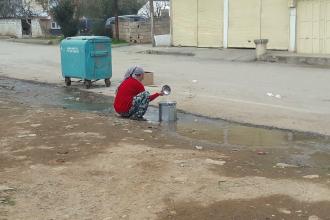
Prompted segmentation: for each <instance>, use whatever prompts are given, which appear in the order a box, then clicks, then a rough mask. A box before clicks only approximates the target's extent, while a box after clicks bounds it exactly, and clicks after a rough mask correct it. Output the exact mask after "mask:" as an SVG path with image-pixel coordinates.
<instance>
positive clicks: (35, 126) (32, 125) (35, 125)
mask: <svg viewBox="0 0 330 220" xmlns="http://www.w3.org/2000/svg"><path fill="white" fill-rule="evenodd" d="M30 126H31V127H33V128H37V127H39V126H41V124H31V125H30Z"/></svg>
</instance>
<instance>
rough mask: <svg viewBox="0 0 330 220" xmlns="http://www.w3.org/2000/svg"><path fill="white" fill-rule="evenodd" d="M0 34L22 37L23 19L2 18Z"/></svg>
mask: <svg viewBox="0 0 330 220" xmlns="http://www.w3.org/2000/svg"><path fill="white" fill-rule="evenodd" d="M0 35H4V36H13V37H18V38H21V37H22V24H21V19H0Z"/></svg>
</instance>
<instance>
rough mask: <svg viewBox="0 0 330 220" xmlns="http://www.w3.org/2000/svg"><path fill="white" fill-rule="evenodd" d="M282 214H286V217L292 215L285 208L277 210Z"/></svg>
mask: <svg viewBox="0 0 330 220" xmlns="http://www.w3.org/2000/svg"><path fill="white" fill-rule="evenodd" d="M277 210H278V211H279V212H280V213H283V214H286V215H290V214H291V211H290V210H288V209H285V208H279V209H277Z"/></svg>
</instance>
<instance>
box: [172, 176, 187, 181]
mask: <svg viewBox="0 0 330 220" xmlns="http://www.w3.org/2000/svg"><path fill="white" fill-rule="evenodd" d="M174 181H175V182H179V183H185V182H187V177H185V176H179V177H175V178H174Z"/></svg>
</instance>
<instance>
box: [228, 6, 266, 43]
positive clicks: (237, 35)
mask: <svg viewBox="0 0 330 220" xmlns="http://www.w3.org/2000/svg"><path fill="white" fill-rule="evenodd" d="M258 38H260V0H249V1H247V0H230V1H229V29H228V46H229V47H245V48H254V47H255V45H254V40H255V39H258Z"/></svg>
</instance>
